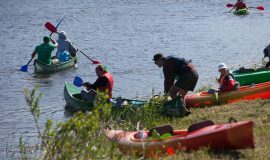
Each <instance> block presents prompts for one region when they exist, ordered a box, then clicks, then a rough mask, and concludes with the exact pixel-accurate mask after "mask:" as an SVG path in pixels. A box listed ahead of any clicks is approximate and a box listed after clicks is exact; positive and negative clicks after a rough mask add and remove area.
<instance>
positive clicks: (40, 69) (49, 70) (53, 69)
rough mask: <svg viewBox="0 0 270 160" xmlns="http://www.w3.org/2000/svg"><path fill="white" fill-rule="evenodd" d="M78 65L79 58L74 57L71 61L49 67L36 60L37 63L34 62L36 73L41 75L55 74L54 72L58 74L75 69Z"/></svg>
mask: <svg viewBox="0 0 270 160" xmlns="http://www.w3.org/2000/svg"><path fill="white" fill-rule="evenodd" d="M76 63H77V57H74V58H72V59H70V60H69V61H66V62H63V63H58V64H54V65H47V64H44V63H42V62H40V61H38V60H37V59H35V62H34V67H35V73H39V74H46V73H54V72H58V71H61V70H65V69H68V68H71V67H74V66H75V64H76Z"/></svg>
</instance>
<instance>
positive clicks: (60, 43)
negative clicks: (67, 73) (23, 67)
mask: <svg viewBox="0 0 270 160" xmlns="http://www.w3.org/2000/svg"><path fill="white" fill-rule="evenodd" d="M50 41H51V42H52V44H50V43H49V42H50ZM55 48H57V52H56V56H54V57H55V58H53V59H52V58H51V57H52V55H51V54H52V51H53V50H54V49H55ZM77 51H78V49H76V48H75V46H74V45H73V44H72V43H71V42H70V40H68V39H67V37H66V33H65V32H64V31H62V32H60V34H59V37H58V40H57V42H56V41H54V40H53V39H52V38H51V37H48V36H45V37H44V38H43V43H42V44H40V45H38V46H36V48H35V50H34V52H33V53H32V58H34V57H35V55H36V54H38V57H37V59H38V60H39V61H41V62H43V63H45V64H56V63H59V59H60V61H63V58H61V56H60V55H63V52H65V53H66V56H68V57H74V56H76V52H77ZM263 52H264V58H266V57H268V58H269V62H268V63H267V64H266V66H265V67H267V68H269V67H270V54H269V53H270V45H268V46H267V47H266V48H265V49H264V50H263ZM153 61H154V63H155V64H156V65H157V66H158V67H160V68H161V67H163V73H164V94H166V95H169V96H170V97H171V99H175V98H176V97H178V96H180V97H181V98H182V99H184V97H185V95H186V94H187V93H188V91H193V90H194V88H195V86H196V84H197V81H198V78H199V76H198V73H197V71H196V68H195V66H194V65H193V64H192V61H191V60H186V59H184V58H178V57H174V56H168V57H165V56H164V55H163V54H162V53H157V54H155V55H154V57H153ZM95 71H96V75H97V77H98V78H97V79H96V81H95V82H94V83H93V84H91V83H90V82H85V83H83V86H85V89H83V90H82V91H81V95H82V98H83V99H85V100H88V101H93V100H94V99H95V95H96V91H100V92H106V93H108V97H109V98H112V91H113V86H114V78H113V76H112V75H111V74H110V73H109V72H108V70H107V68H106V67H105V66H104V65H101V64H99V65H98V66H97V67H96V68H95ZM218 71H219V72H220V77H219V80H218V82H219V88H218V89H210V90H209V91H208V93H209V94H216V93H222V92H228V91H232V90H235V89H237V88H238V87H239V85H238V82H236V81H235V79H234V76H233V74H231V73H230V72H229V71H228V68H227V65H226V64H225V63H220V64H219V65H218ZM176 77H177V78H176ZM183 102H184V101H183ZM186 111H187V112H189V110H188V109H187V108H186Z"/></svg>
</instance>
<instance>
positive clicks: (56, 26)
mask: <svg viewBox="0 0 270 160" xmlns="http://www.w3.org/2000/svg"><path fill="white" fill-rule="evenodd" d="M64 19H65V17H63V18H62V19H61V20H60V22H59V23H58V24H57V25H56V27H55V28H56V29H57V27H58V26H59V25H60V24H61V22H62V21H63V20H64ZM52 34H53V32H52V33H51V34H50V36H51V35H52Z"/></svg>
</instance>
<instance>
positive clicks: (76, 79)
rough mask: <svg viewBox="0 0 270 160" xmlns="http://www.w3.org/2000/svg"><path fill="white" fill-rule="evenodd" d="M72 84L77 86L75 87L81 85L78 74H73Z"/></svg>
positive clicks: (81, 81)
mask: <svg viewBox="0 0 270 160" xmlns="http://www.w3.org/2000/svg"><path fill="white" fill-rule="evenodd" d="M73 85H74V86H77V87H81V86H82V85H83V80H82V78H81V77H79V76H75V78H74V80H73Z"/></svg>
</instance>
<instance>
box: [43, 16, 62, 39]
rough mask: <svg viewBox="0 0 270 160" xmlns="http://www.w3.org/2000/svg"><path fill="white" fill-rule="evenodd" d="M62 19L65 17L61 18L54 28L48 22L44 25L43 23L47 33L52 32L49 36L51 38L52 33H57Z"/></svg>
mask: <svg viewBox="0 0 270 160" xmlns="http://www.w3.org/2000/svg"><path fill="white" fill-rule="evenodd" d="M64 19H65V17H63V18H62V19H61V20H60V22H59V23H58V24H57V25H56V27H55V26H54V25H53V24H51V23H50V22H46V23H45V27H46V28H47V29H48V30H49V31H51V32H52V33H51V34H50V36H51V35H52V34H53V33H58V32H57V28H58V26H59V25H60V24H61V22H62V21H63V20H64Z"/></svg>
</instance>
